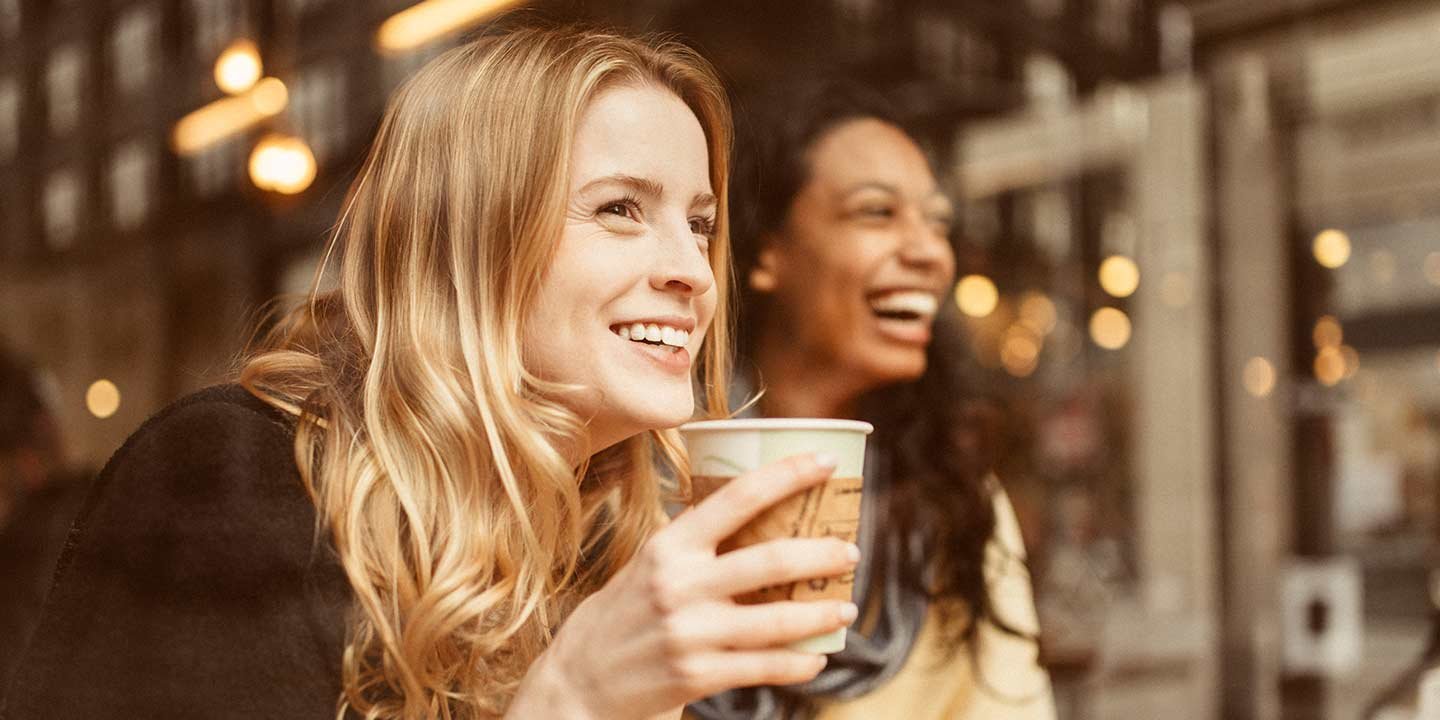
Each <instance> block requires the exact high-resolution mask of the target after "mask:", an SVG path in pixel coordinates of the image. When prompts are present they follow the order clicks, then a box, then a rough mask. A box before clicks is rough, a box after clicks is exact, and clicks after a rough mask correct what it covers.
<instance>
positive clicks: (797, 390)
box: [755, 335, 865, 418]
mask: <svg viewBox="0 0 1440 720" xmlns="http://www.w3.org/2000/svg"><path fill="white" fill-rule="evenodd" d="M758 347H759V349H758V351H757V352H756V354H755V364H756V366H757V369H758V370H759V372H760V382H761V384H762V386H763V387H764V388H765V395H764V396H763V397H761V398H760V411H761V412H762V413H763V414H764V415H765V416H766V417H818V418H855V417H857V416H858V414H859V405H860V403H859V400H860V395H861V394H862V393H863V392H864V390H865V388H863V387H861V386H860V385H859V384H858V383H856V382H854V381H853V379H851V377H850V375H849V373H848V372H847V371H846V369H844V368H841V367H837V366H836V364H835V363H826V362H817V359H816V357H815V356H814V355H812V354H807V353H806V352H804V350H803V349H801V348H798V347H796V346H795V345H794V344H793V343H790V342H786V341H785V340H784V339H782V338H777V337H770V336H767V335H762V336H761V338H760V342H759V343H758Z"/></svg>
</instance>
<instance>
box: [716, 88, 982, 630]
mask: <svg viewBox="0 0 1440 720" xmlns="http://www.w3.org/2000/svg"><path fill="white" fill-rule="evenodd" d="M743 107H744V109H745V113H744V114H743V115H742V117H743V118H744V122H743V123H742V124H741V126H740V131H741V132H740V133H739V135H740V142H739V143H738V144H737V148H736V156H735V174H734V177H733V179H732V185H731V187H732V190H731V192H732V196H733V197H732V202H731V207H732V208H733V210H732V223H733V225H732V228H733V229H732V237H733V240H734V253H735V277H736V278H739V283H738V284H739V292H740V302H739V322H738V333H737V338H738V350H739V354H738V356H737V358H738V362H739V363H740V364H741V365H742V366H747V367H751V368H753V357H754V349H755V348H756V343H757V342H758V339H759V335H760V321H761V320H762V319H763V318H765V317H766V316H767V315H769V314H771V313H773V312H774V308H773V307H771V305H772V303H773V300H772V296H771V295H770V294H769V293H761V292H756V291H754V290H753V289H751V288H750V287H749V286H748V285H747V283H746V282H745V279H746V278H748V277H749V275H750V272H751V270H752V269H754V268H755V267H756V265H757V264H758V262H759V255H760V252H761V250H762V241H761V238H777V237H781V236H782V233H781V232H780V231H781V229H782V228H783V227H784V226H785V224H786V220H787V216H788V215H789V213H790V208H791V205H792V203H793V201H794V199H795V197H796V196H797V195H798V194H799V193H800V192H801V190H802V189H803V188H804V186H805V184H806V183H807V182H808V180H809V177H810V160H809V153H810V150H811V148H813V147H814V146H815V144H816V143H817V142H818V141H819V140H820V139H821V138H822V137H823V136H824V135H825V134H826V133H827V132H829V131H830V130H832V129H834V128H836V127H838V126H839V125H841V124H843V123H845V122H847V121H851V120H858V119H865V118H872V119H877V120H881V121H884V122H886V123H889V124H892V125H895V126H896V127H900V128H901V129H905V124H904V123H903V122H902V121H901V119H899V118H898V117H897V116H896V114H895V113H894V112H893V110H892V108H893V105H892V104H891V103H889V102H887V101H886V99H885V98H884V96H883V95H881V94H880V93H878V92H877V91H875V90H873V89H870V88H867V87H865V86H863V85H860V84H858V83H854V82H852V81H848V80H837V79H821V80H811V81H807V82H801V83H791V84H787V85H784V86H783V87H782V88H781V89H778V90H770V91H769V92H764V93H760V94H757V95H755V96H753V97H751V98H749V100H748V102H745V103H744V104H743ZM912 136H913V135H912ZM938 322H939V323H940V324H941V330H940V331H939V332H937V333H936V337H937V340H936V341H935V342H932V343H931V344H930V346H929V348H928V349H927V351H926V356H927V362H926V369H925V372H924V374H923V375H922V376H921V377H920V378H919V379H917V380H915V381H913V382H903V383H897V384H895V385H891V386H889V387H884V388H880V389H877V390H874V391H872V392H870V393H868V394H867V395H866V396H865V397H864V398H862V399H861V402H860V411H861V414H862V416H863V417H864V418H865V419H866V420H869V421H871V422H872V423H873V424H874V425H875V434H874V435H873V436H872V437H871V439H870V444H871V447H873V448H877V449H878V450H880V451H881V452H884V453H886V455H887V456H888V457H889V458H890V468H891V471H892V472H891V473H890V475H891V477H892V485H891V491H892V493H893V496H892V497H893V500H892V502H891V503H890V513H891V517H890V518H889V520H888V522H885V523H882V524H881V525H880V527H882V528H890V529H894V528H909V527H917V526H918V527H919V528H921V529H922V532H923V535H924V539H925V541H926V547H927V548H928V549H929V552H930V555H929V557H927V558H926V561H927V562H928V563H930V565H928V566H921V565H920V564H917V563H911V564H909V565H908V566H906V567H904V568H902V570H901V579H902V582H903V583H904V584H905V585H906V586H907V587H909V588H911V590H912V591H914V592H920V593H924V594H925V595H926V596H928V597H929V598H930V599H931V600H933V601H938V602H934V603H932V606H933V607H934V608H935V610H936V612H937V613H938V616H939V617H940V619H941V626H942V631H943V632H942V635H943V637H945V638H946V641H947V646H948V647H950V648H951V649H952V650H953V649H959V648H963V647H971V648H973V646H974V643H975V638H976V631H977V628H978V627H979V623H980V622H981V621H982V620H989V621H992V622H994V623H995V624H996V625H997V626H998V627H1001V628H1002V629H1006V630H1010V626H1009V625H1008V624H1007V623H1005V622H1004V621H1003V620H1001V619H1000V618H997V617H996V615H995V613H994V612H993V609H992V605H991V602H990V594H989V589H988V587H987V585H986V582H985V572H984V563H985V551H986V546H987V544H988V543H989V542H990V540H991V537H992V536H993V535H994V532H995V522H996V521H995V509H994V504H993V487H992V486H991V483H990V481H989V477H990V472H991V468H992V467H993V458H992V457H991V456H992V454H993V440H992V439H991V438H992V435H993V431H992V429H991V425H990V411H989V406H988V405H986V404H985V403H983V402H981V401H979V400H976V399H974V398H973V396H971V394H970V393H969V392H967V388H965V387H964V383H963V381H962V378H961V375H960V373H959V372H958V369H959V367H960V360H959V355H958V351H959V350H960V348H958V347H955V346H954V345H952V344H950V343H947V342H945V341H944V340H945V338H946V337H947V336H950V335H954V334H955V333H951V332H946V331H945V327H946V326H947V325H948V324H949V323H952V322H954V318H953V317H951V316H950V314H948V313H947V312H942V313H941V316H940V318H939V320H938ZM763 380H764V378H761V381H762V385H763ZM967 398H969V399H968V400H967ZM957 601H958V602H957Z"/></svg>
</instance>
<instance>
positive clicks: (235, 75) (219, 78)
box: [215, 40, 263, 95]
mask: <svg viewBox="0 0 1440 720" xmlns="http://www.w3.org/2000/svg"><path fill="white" fill-rule="evenodd" d="M262 70H263V66H262V65H261V64H260V51H259V49H257V48H256V47H255V43H253V42H250V41H249V40H236V41H235V42H233V43H231V44H230V47H227V48H225V51H224V52H222V53H220V59H219V60H216V61H215V84H216V85H217V86H219V88H220V89H221V90H224V91H225V92H226V93H229V94H231V95H239V94H240V93H243V92H245V91H246V90H249V89H250V88H251V87H254V85H255V83H256V81H258V80H259V79H260V73H261V71H262Z"/></svg>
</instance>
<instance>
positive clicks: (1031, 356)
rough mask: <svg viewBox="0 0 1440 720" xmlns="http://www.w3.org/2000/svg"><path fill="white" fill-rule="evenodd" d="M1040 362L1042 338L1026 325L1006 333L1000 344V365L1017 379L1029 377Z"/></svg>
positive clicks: (1017, 326)
mask: <svg viewBox="0 0 1440 720" xmlns="http://www.w3.org/2000/svg"><path fill="white" fill-rule="evenodd" d="M1039 360H1040V338H1039V337H1037V336H1036V335H1035V334H1034V333H1033V332H1032V331H1031V330H1030V328H1028V327H1026V326H1024V325H1014V326H1012V327H1011V328H1010V329H1009V330H1007V331H1005V339H1004V340H1003V341H1001V344H1000V363H1001V364H1002V365H1004V366H1005V372H1008V373H1010V374H1011V375H1014V376H1015V377H1029V376H1030V374H1031V373H1033V372H1035V366H1036V365H1038V364H1039Z"/></svg>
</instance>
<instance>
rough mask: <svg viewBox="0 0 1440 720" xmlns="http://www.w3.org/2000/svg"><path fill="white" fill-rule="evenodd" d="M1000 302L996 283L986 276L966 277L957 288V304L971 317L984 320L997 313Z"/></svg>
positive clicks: (961, 310) (961, 279)
mask: <svg viewBox="0 0 1440 720" xmlns="http://www.w3.org/2000/svg"><path fill="white" fill-rule="evenodd" d="M999 302H1000V291H999V290H997V289H996V288H995V282H994V281H992V280H991V279H990V278H988V277H985V276H984V275H966V276H965V277H963V278H960V283H959V284H958V285H956V286H955V304H956V305H958V306H959V307H960V312H963V313H965V314H966V315H969V316H970V317H977V318H982V317H985V316H987V315H989V314H990V313H992V312H995V306H996V305H997V304H998V303H999Z"/></svg>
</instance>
